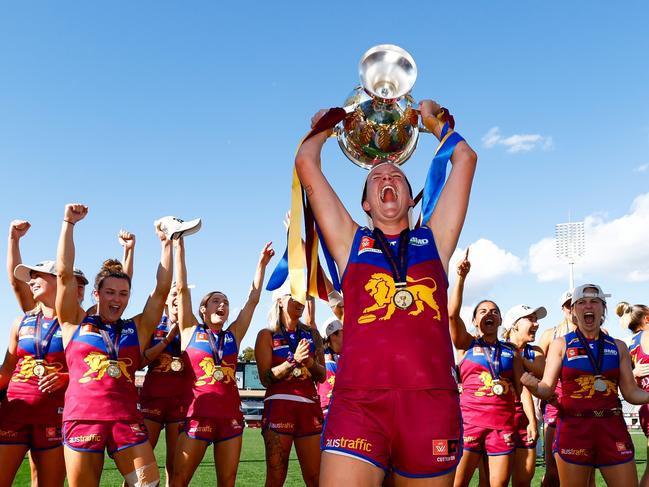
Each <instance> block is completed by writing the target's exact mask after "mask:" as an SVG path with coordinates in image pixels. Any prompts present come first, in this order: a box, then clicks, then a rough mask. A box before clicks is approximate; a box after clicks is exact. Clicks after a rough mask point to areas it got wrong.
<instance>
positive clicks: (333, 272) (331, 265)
mask: <svg viewBox="0 0 649 487" xmlns="http://www.w3.org/2000/svg"><path fill="white" fill-rule="evenodd" d="M315 230H316V232H318V238H319V239H320V243H321V244H322V253H323V254H324V258H325V261H326V262H327V269H328V270H329V276H330V277H331V284H333V287H334V289H335V290H336V291H338V292H340V279H339V278H338V268H337V267H336V262H335V261H334V259H333V257H332V256H331V253H330V252H329V249H328V248H327V244H326V243H325V241H324V238H322V234H321V233H320V227H319V226H318V222H315Z"/></svg>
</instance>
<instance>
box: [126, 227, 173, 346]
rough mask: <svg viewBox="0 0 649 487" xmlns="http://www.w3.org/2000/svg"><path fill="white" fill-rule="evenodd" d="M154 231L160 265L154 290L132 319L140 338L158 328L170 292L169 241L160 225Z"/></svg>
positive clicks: (170, 258)
mask: <svg viewBox="0 0 649 487" xmlns="http://www.w3.org/2000/svg"><path fill="white" fill-rule="evenodd" d="M155 231H156V235H157V236H158V238H159V239H160V246H161V253H160V264H159V265H158V271H157V273H156V286H155V289H154V290H153V292H152V293H151V294H150V295H149V299H147V301H146V304H145V305H144V310H143V311H142V313H141V314H139V315H137V316H136V317H134V318H133V320H134V321H135V324H136V326H137V332H138V334H139V335H140V336H150V335H151V334H152V333H153V330H154V329H155V327H156V326H158V323H160V318H162V312H163V310H164V305H165V301H166V300H167V296H168V295H169V291H170V290H171V278H172V276H173V260H172V255H171V254H172V249H171V241H170V240H169V239H168V238H167V235H166V234H165V233H164V232H163V231H162V230H161V229H160V223H157V224H156V228H155ZM146 345H147V343H146V342H145V341H144V340H143V341H142V343H140V347H141V350H144V347H146Z"/></svg>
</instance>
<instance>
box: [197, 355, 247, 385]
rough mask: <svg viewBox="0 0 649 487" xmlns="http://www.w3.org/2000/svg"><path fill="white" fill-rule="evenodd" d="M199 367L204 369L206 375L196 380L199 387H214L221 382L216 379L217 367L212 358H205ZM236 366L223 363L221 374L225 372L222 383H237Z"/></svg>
mask: <svg viewBox="0 0 649 487" xmlns="http://www.w3.org/2000/svg"><path fill="white" fill-rule="evenodd" d="M198 365H199V367H200V368H201V369H203V372H204V375H202V376H201V377H199V378H198V379H196V385H197V386H204V385H212V384H216V383H217V382H219V381H217V380H216V379H215V378H214V372H215V371H216V365H215V364H214V359H213V358H212V357H205V358H204V359H203V360H201V361H200V363H199V364H198ZM235 366H236V365H235V364H229V363H227V362H226V361H225V360H224V361H223V362H222V363H221V372H223V380H222V381H221V382H223V383H224V384H229V383H230V382H234V383H236V381H237V378H236V377H235V375H234V369H235Z"/></svg>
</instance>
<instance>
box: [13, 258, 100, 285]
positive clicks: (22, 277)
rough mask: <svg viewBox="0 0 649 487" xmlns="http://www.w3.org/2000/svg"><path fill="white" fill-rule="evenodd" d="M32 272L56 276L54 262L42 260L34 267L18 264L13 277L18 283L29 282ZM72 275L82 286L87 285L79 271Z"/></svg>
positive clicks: (84, 276) (76, 270) (85, 279)
mask: <svg viewBox="0 0 649 487" xmlns="http://www.w3.org/2000/svg"><path fill="white" fill-rule="evenodd" d="M32 272H42V273H44V274H52V275H53V276H56V262H55V261H53V260H44V261H43V262H39V263H38V264H36V265H25V264H18V265H17V266H16V268H15V269H14V277H15V278H16V279H18V280H19V281H23V282H29V280H30V279H31V278H32ZM74 275H75V276H76V277H78V278H79V280H80V281H81V282H83V284H84V285H85V284H88V279H87V278H86V275H85V274H84V273H83V272H82V271H81V269H74Z"/></svg>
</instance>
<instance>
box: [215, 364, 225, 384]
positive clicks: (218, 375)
mask: <svg viewBox="0 0 649 487" xmlns="http://www.w3.org/2000/svg"><path fill="white" fill-rule="evenodd" d="M212 377H214V379H215V380H217V381H219V382H221V381H222V380H223V378H224V377H225V374H224V373H223V371H222V370H221V367H217V368H216V370H215V371H214V373H213V374H212Z"/></svg>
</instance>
